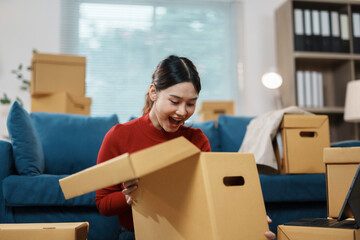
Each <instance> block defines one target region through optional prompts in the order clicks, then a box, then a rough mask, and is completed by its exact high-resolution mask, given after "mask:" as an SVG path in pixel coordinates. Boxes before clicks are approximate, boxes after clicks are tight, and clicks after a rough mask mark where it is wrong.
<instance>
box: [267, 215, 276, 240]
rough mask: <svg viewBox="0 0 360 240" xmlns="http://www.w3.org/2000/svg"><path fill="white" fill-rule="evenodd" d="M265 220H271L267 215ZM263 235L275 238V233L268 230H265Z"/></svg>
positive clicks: (269, 221)
mask: <svg viewBox="0 0 360 240" xmlns="http://www.w3.org/2000/svg"><path fill="white" fill-rule="evenodd" d="M267 221H268V223H271V222H272V220H271V218H269V216H267ZM265 237H267V238H268V239H275V238H276V235H275V233H273V232H271V231H269V232H265Z"/></svg>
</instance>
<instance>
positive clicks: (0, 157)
mask: <svg viewBox="0 0 360 240" xmlns="http://www.w3.org/2000/svg"><path fill="white" fill-rule="evenodd" d="M0 166H1V167H0V223H12V222H14V219H13V215H12V212H11V210H10V209H9V208H8V207H7V206H6V205H5V200H4V196H3V180H4V179H5V178H6V177H7V176H9V175H11V174H14V173H15V167H14V161H13V154H12V145H11V143H10V142H7V141H3V140H0Z"/></svg>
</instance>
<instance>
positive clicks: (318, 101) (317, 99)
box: [296, 70, 324, 107]
mask: <svg viewBox="0 0 360 240" xmlns="http://www.w3.org/2000/svg"><path fill="white" fill-rule="evenodd" d="M296 100H297V105H298V106H299V107H324V91H323V79H322V73H321V72H317V71H309V70H305V71H302V70H298V71H296Z"/></svg>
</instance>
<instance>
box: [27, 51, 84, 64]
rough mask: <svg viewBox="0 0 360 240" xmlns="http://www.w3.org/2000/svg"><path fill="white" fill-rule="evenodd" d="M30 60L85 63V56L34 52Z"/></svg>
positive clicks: (37, 61)
mask: <svg viewBox="0 0 360 240" xmlns="http://www.w3.org/2000/svg"><path fill="white" fill-rule="evenodd" d="M32 62H33V63H34V62H36V63H40V62H52V63H63V64H67V63H71V64H85V63H86V57H82V56H75V55H64V54H44V53H35V54H34V55H33V58H32Z"/></svg>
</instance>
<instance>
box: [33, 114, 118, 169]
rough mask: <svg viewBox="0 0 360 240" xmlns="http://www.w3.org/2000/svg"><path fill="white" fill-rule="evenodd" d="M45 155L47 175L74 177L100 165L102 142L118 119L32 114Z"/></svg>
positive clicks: (112, 117)
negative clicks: (99, 153)
mask: <svg viewBox="0 0 360 240" xmlns="http://www.w3.org/2000/svg"><path fill="white" fill-rule="evenodd" d="M30 116H31V119H32V121H33V123H34V126H35V128H36V130H37V131H38V133H39V136H40V139H41V143H42V146H43V149H44V154H45V173H48V174H72V173H75V172H78V171H80V170H83V169H85V168H88V167H90V166H93V165H95V164H96V159H97V154H98V151H99V149H100V146H101V143H102V140H103V138H104V136H105V134H106V133H107V131H109V129H110V128H111V127H112V126H114V125H115V124H117V123H118V122H119V121H118V118H117V116H116V115H115V114H114V115H111V116H108V117H91V116H81V115H74V114H58V113H40V112H37V113H31V115H30Z"/></svg>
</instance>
